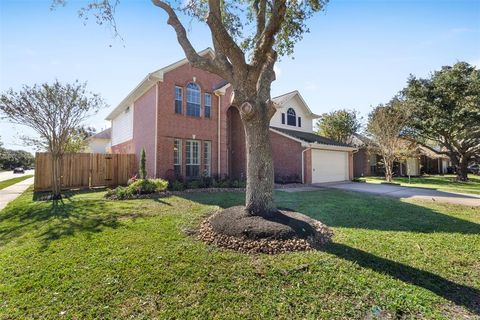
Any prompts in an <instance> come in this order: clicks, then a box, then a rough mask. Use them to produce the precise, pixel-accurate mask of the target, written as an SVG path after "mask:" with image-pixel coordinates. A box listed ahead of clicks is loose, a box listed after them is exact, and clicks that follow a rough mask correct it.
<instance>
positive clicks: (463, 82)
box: [403, 62, 480, 181]
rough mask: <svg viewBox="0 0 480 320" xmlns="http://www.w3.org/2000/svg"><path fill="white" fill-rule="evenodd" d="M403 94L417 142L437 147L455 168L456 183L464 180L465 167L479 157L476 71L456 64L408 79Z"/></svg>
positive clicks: (479, 79) (479, 91) (478, 79)
mask: <svg viewBox="0 0 480 320" xmlns="http://www.w3.org/2000/svg"><path fill="white" fill-rule="evenodd" d="M403 94H404V95H405V98H406V101H407V102H408V104H409V107H410V109H411V110H412V111H413V112H412V117H411V119H410V121H409V126H410V127H411V129H412V134H413V136H414V137H415V139H416V140H417V142H419V143H420V144H423V145H424V146H426V147H429V148H431V147H435V145H436V146H439V147H440V148H441V149H440V150H436V151H437V152H440V153H443V154H446V155H448V156H449V157H450V160H451V161H452V163H453V164H454V165H455V166H456V167H457V179H458V180H461V181H465V180H467V166H468V163H469V161H471V160H473V159H474V157H478V156H479V154H480V71H479V70H478V69H476V68H475V67H473V66H471V65H469V64H468V63H466V62H458V63H456V64H455V65H453V66H445V67H443V68H442V69H441V70H439V71H435V72H434V73H433V74H431V76H430V77H428V78H424V79H422V78H417V77H414V76H411V77H410V79H409V80H408V86H407V87H406V88H405V89H404V91H403ZM432 142H433V144H434V145H433V146H432Z"/></svg>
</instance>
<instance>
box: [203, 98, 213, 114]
mask: <svg viewBox="0 0 480 320" xmlns="http://www.w3.org/2000/svg"><path fill="white" fill-rule="evenodd" d="M211 110H212V95H211V94H210V93H205V112H204V115H205V118H210V111H211Z"/></svg>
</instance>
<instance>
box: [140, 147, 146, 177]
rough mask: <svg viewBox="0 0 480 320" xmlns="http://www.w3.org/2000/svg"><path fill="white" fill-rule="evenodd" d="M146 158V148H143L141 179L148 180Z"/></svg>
mask: <svg viewBox="0 0 480 320" xmlns="http://www.w3.org/2000/svg"><path fill="white" fill-rule="evenodd" d="M145 162H146V156H145V148H142V152H141V153H140V179H143V180H144V179H146V178H147V168H146V167H145Z"/></svg>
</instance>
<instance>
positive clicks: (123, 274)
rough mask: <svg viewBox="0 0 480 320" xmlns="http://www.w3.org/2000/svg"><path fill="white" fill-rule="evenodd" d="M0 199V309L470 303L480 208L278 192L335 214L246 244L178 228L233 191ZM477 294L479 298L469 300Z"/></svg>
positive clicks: (115, 314) (309, 210)
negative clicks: (273, 249)
mask: <svg viewBox="0 0 480 320" xmlns="http://www.w3.org/2000/svg"><path fill="white" fill-rule="evenodd" d="M103 194H104V193H103V192H91V193H89V192H82V193H77V194H74V195H73V196H72V197H71V198H69V199H66V200H64V203H63V204H62V203H55V204H52V203H48V202H33V201H32V193H31V191H27V192H26V193H25V194H23V195H22V196H20V197H19V198H18V199H17V200H15V201H13V202H12V203H10V204H9V205H8V206H7V207H6V208H5V209H4V210H3V211H1V212H0V318H1V319H29V318H44V319H57V318H65V319H75V318H76V319H93V318H102V319H114V318H117V319H118V318H121V319H124V318H136V319H137V318H138V319H151V318H161V319H164V318H169V319H171V318H176V319H190V318H200V319H207V318H208V319H210V318H213V319H232V318H244V319H247V318H248V319H252V318H254V319H297V318H302V319H355V318H357V319H358V318H362V319H375V318H378V319H389V318H439V319H442V318H444V319H448V318H461V317H463V316H465V317H466V316H468V315H470V316H472V315H473V314H474V312H475V310H477V312H479V310H478V297H479V296H480V250H479V248H480V224H479V223H480V209H479V208H471V207H461V206H455V205H444V204H435V203H433V202H432V203H430V202H413V201H400V200H397V199H393V198H388V197H384V198H382V197H376V196H370V195H366V194H360V193H350V192H344V191H337V190H319V191H314V192H302V193H286V192H277V193H276V200H277V203H278V205H279V206H281V207H285V208H290V209H294V210H297V211H299V212H303V213H305V214H308V215H310V216H312V217H314V218H317V219H319V220H321V221H323V222H325V223H326V224H328V225H330V226H331V227H333V229H334V232H335V236H334V239H333V240H334V242H333V243H332V244H329V245H327V246H326V247H325V248H324V249H323V250H321V251H312V252H302V253H289V254H281V255H277V256H268V255H245V254H240V253H236V252H233V251H226V250H221V249H217V248H215V247H211V246H208V245H206V244H204V243H202V242H199V241H197V240H195V238H194V237H193V236H188V235H187V234H188V233H189V232H187V231H188V230H192V229H194V228H196V227H197V226H198V224H199V222H200V221H201V218H202V217H203V216H205V215H207V214H209V213H210V212H212V211H214V210H218V209H219V208H220V207H228V206H232V205H236V204H241V203H242V201H243V194H241V193H213V194H212V193H206V194H200V193H197V194H190V195H188V196H185V197H183V198H182V197H168V198H161V199H145V200H129V201H106V200H104V199H103V198H102V196H103ZM475 301H477V304H475Z"/></svg>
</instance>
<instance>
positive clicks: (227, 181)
mask: <svg viewBox="0 0 480 320" xmlns="http://www.w3.org/2000/svg"><path fill="white" fill-rule="evenodd" d="M218 187H219V188H230V179H225V180H222V181H220V182H219V183H218Z"/></svg>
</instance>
